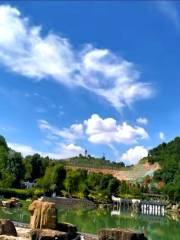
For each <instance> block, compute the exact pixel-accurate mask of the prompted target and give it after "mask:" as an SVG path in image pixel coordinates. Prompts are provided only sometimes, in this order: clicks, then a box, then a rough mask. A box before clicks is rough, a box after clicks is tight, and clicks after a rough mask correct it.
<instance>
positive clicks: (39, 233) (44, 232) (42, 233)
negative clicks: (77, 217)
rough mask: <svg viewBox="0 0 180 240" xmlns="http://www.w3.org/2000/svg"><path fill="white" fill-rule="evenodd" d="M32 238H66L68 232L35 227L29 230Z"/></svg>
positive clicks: (58, 239) (60, 239)
mask: <svg viewBox="0 0 180 240" xmlns="http://www.w3.org/2000/svg"><path fill="white" fill-rule="evenodd" d="M31 239H32V240H52V239H53V240H68V234H67V233H65V232H60V231H57V230H52V229H35V230H32V231H31Z"/></svg>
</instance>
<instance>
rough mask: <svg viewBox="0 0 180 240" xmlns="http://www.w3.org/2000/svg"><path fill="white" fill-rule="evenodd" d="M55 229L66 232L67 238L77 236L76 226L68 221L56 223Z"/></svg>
mask: <svg viewBox="0 0 180 240" xmlns="http://www.w3.org/2000/svg"><path fill="white" fill-rule="evenodd" d="M56 229H57V230H59V231H62V232H66V233H67V234H68V239H72V238H75V237H76V236H77V228H76V226H75V225H73V224H70V223H65V222H64V223H58V224H57V228H56Z"/></svg>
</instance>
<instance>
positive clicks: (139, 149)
mask: <svg viewBox="0 0 180 240" xmlns="http://www.w3.org/2000/svg"><path fill="white" fill-rule="evenodd" d="M147 155H148V150H147V149H146V148H145V147H143V146H136V147H134V148H130V149H129V150H127V151H126V152H125V153H123V154H122V156H121V158H120V161H123V162H125V164H126V165H132V164H137V163H138V162H139V160H140V159H142V158H143V157H147Z"/></svg>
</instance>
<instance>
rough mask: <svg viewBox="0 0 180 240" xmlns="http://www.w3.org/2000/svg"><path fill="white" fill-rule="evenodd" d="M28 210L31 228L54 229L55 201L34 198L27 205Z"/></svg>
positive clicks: (55, 222) (55, 223) (55, 224)
mask: <svg viewBox="0 0 180 240" xmlns="http://www.w3.org/2000/svg"><path fill="white" fill-rule="evenodd" d="M29 211H30V213H31V219H30V228H31V229H38V228H40V229H41V228H48V229H56V226H57V210H56V207H55V203H52V202H44V201H40V200H36V201H34V202H33V203H31V204H30V205H29Z"/></svg>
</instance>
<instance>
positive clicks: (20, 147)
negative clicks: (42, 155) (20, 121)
mask: <svg viewBox="0 0 180 240" xmlns="http://www.w3.org/2000/svg"><path fill="white" fill-rule="evenodd" d="M8 147H10V148H11V149H13V150H15V151H17V152H21V153H22V155H23V156H27V155H32V154H34V153H37V152H38V151H36V150H35V149H33V148H32V147H31V146H28V145H24V144H20V143H8Z"/></svg>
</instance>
